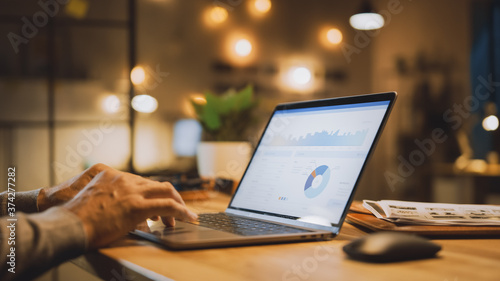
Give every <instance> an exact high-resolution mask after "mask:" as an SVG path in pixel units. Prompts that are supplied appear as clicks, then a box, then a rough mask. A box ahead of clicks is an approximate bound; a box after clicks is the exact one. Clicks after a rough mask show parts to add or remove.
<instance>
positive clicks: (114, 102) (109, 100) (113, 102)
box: [101, 95, 121, 114]
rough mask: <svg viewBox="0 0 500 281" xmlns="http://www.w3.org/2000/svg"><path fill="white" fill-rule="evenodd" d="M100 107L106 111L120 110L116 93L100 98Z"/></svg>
mask: <svg viewBox="0 0 500 281" xmlns="http://www.w3.org/2000/svg"><path fill="white" fill-rule="evenodd" d="M101 106H102V109H103V110H104V112H106V113H110V114H113V113H116V112H118V110H120V106H121V101H120V99H119V98H118V97H117V96H116V95H108V96H106V97H104V98H103V99H102V105H101Z"/></svg>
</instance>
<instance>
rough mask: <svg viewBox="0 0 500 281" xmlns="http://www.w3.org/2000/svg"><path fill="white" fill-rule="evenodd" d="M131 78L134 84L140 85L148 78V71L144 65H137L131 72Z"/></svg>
mask: <svg viewBox="0 0 500 281" xmlns="http://www.w3.org/2000/svg"><path fill="white" fill-rule="evenodd" d="M130 79H131V80H132V83H134V85H140V84H142V83H143V82H144V80H145V79H146V72H145V71H144V68H143V67H142V66H136V67H134V68H133V69H132V71H131V72H130Z"/></svg>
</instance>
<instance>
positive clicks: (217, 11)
mask: <svg viewBox="0 0 500 281" xmlns="http://www.w3.org/2000/svg"><path fill="white" fill-rule="evenodd" d="M227 16H228V13H227V10H226V9H224V8H222V7H220V6H215V7H213V8H211V9H210V20H211V21H212V22H213V23H215V24H219V23H223V22H225V21H226V20H227Z"/></svg>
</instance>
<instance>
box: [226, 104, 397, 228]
mask: <svg viewBox="0 0 500 281" xmlns="http://www.w3.org/2000/svg"><path fill="white" fill-rule="evenodd" d="M389 105H390V100H381V101H380V100H379V101H373V102H358V103H349V104H338V105H323V106H319V107H318V106H313V107H308V106H306V107H302V106H299V107H298V108H296V107H295V108H294V107H293V106H292V107H286V106H284V107H280V106H278V107H277V108H276V110H275V112H274V113H273V115H272V117H271V119H270V121H269V123H268V125H267V127H266V129H265V131H264V134H263V136H262V138H261V140H260V143H259V145H258V147H257V149H256V151H255V153H254V155H253V157H252V160H251V161H250V164H249V166H248V167H247V170H246V172H245V174H244V176H243V178H242V180H241V182H240V185H239V187H238V189H237V191H236V193H235V195H234V197H233V199H232V201H231V204H230V206H229V208H232V209H237V210H242V211H249V212H254V213H259V214H263V215H271V216H277V217H281V218H288V219H295V220H302V221H305V222H308V223H315V224H320V225H331V226H335V225H338V224H339V223H341V220H342V216H343V214H344V210H345V208H346V206H347V204H348V203H349V201H350V198H351V195H352V193H353V190H354V187H355V185H356V183H357V181H358V178H359V175H360V173H361V171H362V168H363V166H364V163H365V161H366V159H367V157H368V154H369V152H370V149H371V148H372V144H373V143H374V140H375V137H376V136H377V134H378V132H379V128H380V127H381V125H382V123H383V121H384V116H385V115H386V113H387V111H388V109H389Z"/></svg>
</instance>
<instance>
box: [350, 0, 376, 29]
mask: <svg viewBox="0 0 500 281" xmlns="http://www.w3.org/2000/svg"><path fill="white" fill-rule="evenodd" d="M349 23H350V24H351V26H352V27H353V28H355V29H358V30H374V29H379V28H382V27H383V26H384V23H385V21H384V17H382V15H380V14H378V13H375V12H374V11H373V7H372V5H371V4H370V2H369V1H367V0H365V1H364V2H363V4H362V6H361V9H360V11H359V12H358V13H356V14H355V15H353V16H351V18H350V19H349Z"/></svg>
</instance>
